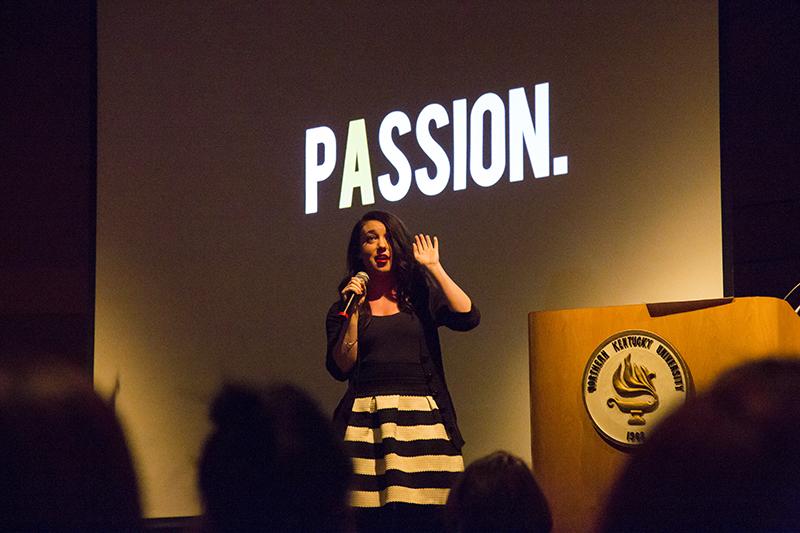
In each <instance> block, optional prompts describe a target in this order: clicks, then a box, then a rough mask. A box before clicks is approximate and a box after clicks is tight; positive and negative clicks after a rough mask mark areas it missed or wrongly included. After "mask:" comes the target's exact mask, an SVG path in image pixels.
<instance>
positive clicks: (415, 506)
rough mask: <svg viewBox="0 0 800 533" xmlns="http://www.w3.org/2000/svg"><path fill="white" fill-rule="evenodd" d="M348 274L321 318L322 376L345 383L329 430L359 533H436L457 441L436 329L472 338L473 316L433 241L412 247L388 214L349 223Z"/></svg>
mask: <svg viewBox="0 0 800 533" xmlns="http://www.w3.org/2000/svg"><path fill="white" fill-rule="evenodd" d="M347 267H348V273H347V275H346V276H345V278H344V279H343V280H342V283H341V285H340V287H339V289H340V294H341V298H340V300H339V301H337V302H336V303H334V304H333V305H332V306H331V308H330V310H329V311H328V316H327V321H326V327H327V338H328V349H327V357H326V366H327V369H328V371H329V372H330V373H331V375H332V376H333V377H334V378H336V379H338V380H340V381H344V380H348V382H349V384H348V388H347V392H346V393H345V395H344V397H343V398H342V400H341V402H339V406H338V407H337V408H336V412H335V413H334V425H335V426H336V428H337V430H338V431H339V434H340V435H342V436H343V439H344V446H345V449H346V451H347V453H348V455H349V456H350V457H351V458H352V461H353V470H354V474H355V476H354V482H353V486H352V490H351V505H352V506H353V507H354V508H355V510H356V521H357V525H358V528H359V531H370V530H375V531H377V530H380V531H400V530H409V531H411V530H413V531H428V530H438V529H440V528H441V527H442V518H443V509H444V507H443V506H444V504H445V503H446V501H447V496H448V492H449V490H450V486H451V484H452V482H453V480H454V479H455V478H456V476H457V475H458V473H459V472H461V471H463V469H464V461H463V459H462V457H461V447H462V445H463V444H464V440H463V438H462V437H461V433H460V432H459V429H458V425H457V423H456V414H455V410H454V408H453V404H452V400H451V399H450V393H449V392H448V390H447V384H446V382H445V378H444V366H443V364H442V354H441V348H440V344H439V335H438V332H437V329H438V327H439V326H446V327H448V328H450V329H453V330H458V331H467V330H470V329H472V328H474V327H475V326H477V325H478V323H479V322H480V314H479V313H478V309H477V308H476V307H475V306H474V305H473V303H472V300H471V299H470V297H469V296H467V294H466V293H465V292H464V291H463V290H462V289H461V288H460V287H459V286H458V285H457V284H456V283H455V282H454V281H453V280H452V279H451V278H450V276H448V274H447V272H446V271H445V270H444V268H443V267H442V264H441V262H440V260H439V241H438V239H437V238H436V237H433V239H431V237H430V236H428V235H423V234H419V235H415V236H414V237H413V239H412V237H411V236H410V235H409V233H408V231H407V230H406V228H405V226H404V224H403V223H402V221H400V219H398V218H397V217H396V216H394V215H392V214H390V213H386V212H382V211H371V212H369V213H367V214H365V215H364V216H363V217H362V218H361V220H359V221H358V222H357V223H356V225H355V226H354V227H353V231H352V233H351V235H350V242H349V244H348V247H347ZM365 274H366V275H365ZM367 280H368V281H367ZM351 300H352V301H354V303H353V302H351Z"/></svg>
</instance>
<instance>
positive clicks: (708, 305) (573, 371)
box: [528, 298, 800, 532]
mask: <svg viewBox="0 0 800 533" xmlns="http://www.w3.org/2000/svg"><path fill="white" fill-rule="evenodd" d="M528 320H529V339H530V387H531V448H532V459H533V470H534V473H535V474H536V478H537V480H538V481H539V483H540V484H541V486H542V489H543V490H544V492H545V494H546V495H547V497H548V500H549V502H550V507H551V510H552V513H553V523H554V531H579V532H584V531H591V530H592V528H593V527H594V525H595V523H596V519H597V517H598V516H599V513H600V512H601V511H602V508H603V505H604V502H605V497H606V494H607V492H608V490H609V488H610V486H611V484H612V483H613V481H614V478H615V476H616V475H617V473H618V471H619V469H620V467H621V465H622V463H623V462H624V460H625V458H626V456H627V452H626V451H624V450H622V449H620V448H617V447H614V446H612V445H611V444H609V443H608V442H606V441H605V440H604V439H603V438H602V437H601V436H600V434H599V433H598V431H597V430H595V428H594V426H593V424H592V420H591V418H590V416H589V414H588V413H587V409H586V407H585V405H584V400H583V388H582V383H583V382H582V377H583V375H584V369H585V367H586V363H587V362H588V361H589V359H590V358H591V356H592V353H593V352H594V350H595V349H596V348H597V347H598V346H599V345H600V344H601V343H602V342H603V341H604V340H605V339H608V338H609V337H611V336H612V335H615V334H617V333H619V332H621V331H625V330H644V331H647V332H651V333H654V334H656V335H658V336H659V337H661V338H663V339H665V340H667V341H668V342H669V343H670V344H671V345H672V347H674V348H675V350H677V351H678V352H679V354H680V355H681V356H682V358H683V361H684V362H685V363H686V366H687V367H688V370H689V372H690V374H691V377H692V380H693V382H694V389H695V391H696V392H702V391H703V390H704V389H705V388H707V387H708V386H709V385H710V384H711V383H712V382H713V380H714V379H715V378H716V377H717V376H718V375H719V374H720V372H722V371H724V370H726V369H728V368H730V367H733V366H736V365H738V364H741V363H743V362H745V361H748V360H752V359H758V358H761V357H765V356H770V355H779V356H780V355H784V356H787V355H791V356H796V355H797V354H800V317H798V316H797V315H796V314H795V313H794V311H793V309H792V308H791V307H790V306H789V304H788V303H786V302H785V301H783V300H779V299H776V298H724V299H718V300H702V301H695V302H678V303H663V304H648V305H630V306H620V307H605V308H590V309H570V310H560V311H538V312H532V313H530V314H529V316H528Z"/></svg>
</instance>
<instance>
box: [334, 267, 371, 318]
mask: <svg viewBox="0 0 800 533" xmlns="http://www.w3.org/2000/svg"><path fill="white" fill-rule="evenodd" d="M367 283H369V275H367V273H366V272H359V273H358V274H356V275H355V276H353V277H352V278H350V281H349V282H348V283H347V285H345V287H344V289H342V297H343V298H344V302H345V304H344V309H343V310H342V311H340V312H339V316H341V317H344V318H345V320H346V319H348V318H350V315H351V314H352V312H353V310H354V309H355V308H356V306H357V305H358V302H359V301H360V300H361V297H362V296H364V295H365V294H367Z"/></svg>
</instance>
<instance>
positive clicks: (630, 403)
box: [607, 354, 658, 426]
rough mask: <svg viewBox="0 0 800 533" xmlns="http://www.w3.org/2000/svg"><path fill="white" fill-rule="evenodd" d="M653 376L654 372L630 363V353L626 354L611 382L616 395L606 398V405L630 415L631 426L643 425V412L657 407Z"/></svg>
mask: <svg viewBox="0 0 800 533" xmlns="http://www.w3.org/2000/svg"><path fill="white" fill-rule="evenodd" d="M655 377H656V374H655V372H650V371H649V370H647V368H646V367H644V366H640V365H637V364H636V363H631V354H628V356H627V357H626V358H625V360H624V361H623V362H622V364H621V365H619V366H618V367H617V370H616V371H615V372H614V377H613V378H612V380H611V382H612V384H613V385H614V390H615V391H616V392H617V396H615V397H612V398H609V399H608V402H607V403H608V407H610V408H613V407H614V406H615V405H616V406H617V408H618V409H619V410H620V411H622V412H623V413H627V414H629V415H631V417H630V419H629V420H628V424H629V425H631V426H643V425H645V424H646V422H645V419H644V414H645V413H652V412H653V411H655V410H656V409H657V408H658V394H656V387H655V385H653V379H654V378H655Z"/></svg>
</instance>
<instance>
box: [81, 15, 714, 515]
mask: <svg viewBox="0 0 800 533" xmlns="http://www.w3.org/2000/svg"><path fill="white" fill-rule="evenodd" d="M717 47H718V45H717V5H716V2H709V1H699V2H698V1H688V0H687V1H678V2H661V3H652V2H637V1H622V0H620V1H613V2H585V1H567V2H491V3H489V2H487V3H480V2H477V3H472V2H466V3H465V2H449V1H443V2H432V3H421V2H413V3H412V2H408V3H405V2H388V3H366V2H364V3H350V2H343V3H339V2H330V3H316V2H315V3H308V4H306V3H300V2H297V3H295V2H244V1H242V2H210V1H192V2H189V1H184V2H178V1H166V2H128V1H119V0H110V1H105V2H100V3H99V5H98V87H99V89H98V91H99V94H98V167H97V168H98V215H97V300H96V336H95V380H96V386H97V388H98V390H100V391H101V392H103V393H104V394H110V393H111V391H112V390H114V389H115V388H116V389H117V394H116V407H117V410H118V412H119V414H120V416H121V418H122V420H123V422H124V424H125V427H126V430H127V434H128V437H129V440H130V443H131V446H132V449H133V452H134V454H135V458H136V462H137V466H138V471H139V475H140V480H141V485H142V491H143V495H144V501H145V509H146V513H147V516H150V517H163V516H185V515H193V514H197V513H199V512H200V504H199V501H198V497H197V490H196V488H195V486H196V478H195V476H196V463H197V459H198V456H199V454H200V450H201V446H202V442H203V439H204V438H205V436H206V435H207V433H208V431H209V430H210V424H209V422H208V417H207V410H208V404H209V401H210V400H211V398H212V397H213V395H214V394H215V392H216V391H217V390H218V389H219V387H220V386H221V384H222V383H224V382H226V381H239V380H245V381H248V382H255V383H259V384H267V383H272V382H275V381H291V382H294V383H296V384H298V385H300V386H301V387H303V388H305V389H306V390H308V391H309V392H310V393H311V394H312V395H313V396H314V397H315V398H316V399H317V400H318V401H319V402H320V404H321V405H322V407H323V408H324V409H325V410H326V411H332V410H333V408H334V406H335V405H336V403H337V401H338V399H339V397H340V396H341V394H342V393H343V392H344V387H345V385H344V384H342V383H339V382H337V381H334V380H333V379H332V378H331V377H330V376H328V374H327V373H326V371H325V368H324V354H325V334H324V316H325V312H326V311H327V309H328V306H329V305H330V304H331V303H332V302H333V301H334V300H335V299H336V298H337V291H336V287H337V285H338V283H339V281H340V280H341V278H342V276H343V275H344V273H345V247H346V243H347V239H348V236H349V232H350V229H351V227H352V225H353V224H354V223H355V221H356V220H357V219H358V218H359V217H360V216H361V215H362V214H363V213H364V212H365V211H367V210H370V209H381V210H388V211H391V212H393V213H395V214H397V215H398V216H400V218H402V219H403V220H404V221H405V222H406V224H407V225H408V226H409V228H410V229H411V231H413V232H425V233H430V234H431V235H434V234H435V235H437V236H438V237H439V239H440V242H441V256H442V263H443V265H444V266H445V268H446V269H447V271H448V272H449V273H450V275H451V276H452V277H453V278H454V279H455V280H456V281H458V282H459V284H460V285H461V286H462V287H463V288H464V289H465V290H466V291H467V292H468V293H469V294H470V296H471V297H472V299H473V300H474V302H475V303H476V304H477V306H478V307H479V309H480V310H481V314H482V323H481V325H480V326H479V327H478V328H477V329H475V330H474V331H472V332H469V333H455V332H450V331H443V332H442V344H443V353H444V361H445V366H446V371H447V379H448V383H449V386H450V390H451V393H452V395H453V398H454V402H455V406H456V410H457V413H458V417H459V423H460V426H461V429H462V432H463V433H464V436H465V438H466V441H467V444H466V446H465V448H464V454H465V460H466V461H467V462H470V461H471V460H473V459H475V458H477V457H479V456H482V455H484V454H487V453H489V452H491V451H494V450H496V449H506V450H508V451H510V452H512V453H515V454H517V455H520V456H522V457H524V458H526V459H527V460H530V421H529V416H530V410H529V394H528V346H527V313H528V312H530V311H535V310H542V309H558V308H572V307H585V306H607V305H617V304H627V303H641V302H656V301H668V300H688V299H697V298H708V297H719V296H721V295H722V246H721V214H720V164H719V109H718V108H719V96H718V86H719V83H718V50H717ZM553 334H554V335H559V334H568V332H553ZM599 340H601V339H599ZM599 340H598V341H599ZM568 355H569V354H565V357H566V356H568ZM576 387H577V385H576ZM577 391H578V389H577V388H576V394H578V392H577ZM553 431H564V436H565V438H569V429H568V427H565V428H553Z"/></svg>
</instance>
